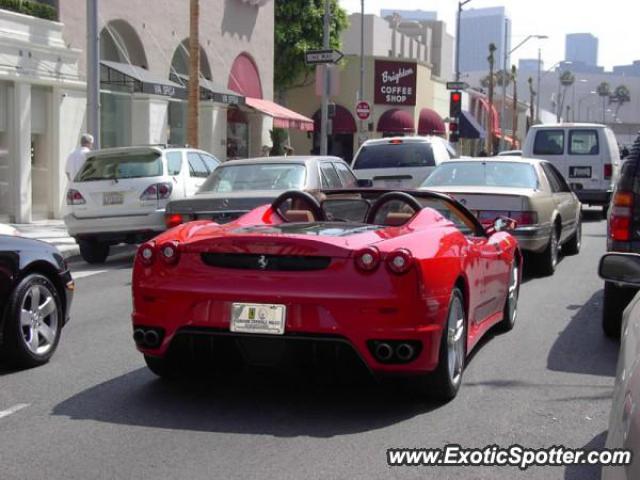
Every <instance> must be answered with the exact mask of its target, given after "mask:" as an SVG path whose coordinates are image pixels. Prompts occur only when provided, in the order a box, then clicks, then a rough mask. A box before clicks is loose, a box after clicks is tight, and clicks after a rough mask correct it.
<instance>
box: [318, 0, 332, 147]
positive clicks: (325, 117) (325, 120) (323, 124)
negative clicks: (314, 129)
mask: <svg viewBox="0 0 640 480" xmlns="http://www.w3.org/2000/svg"><path fill="white" fill-rule="evenodd" d="M330 27H331V2H330V0H325V2H324V42H323V47H324V48H325V49H326V50H328V49H329V46H330V45H329V44H330V42H329V34H330ZM322 68H324V85H323V88H322V113H321V119H320V155H327V152H328V151H329V139H328V133H329V80H330V71H329V66H328V65H324V66H323V67H322Z"/></svg>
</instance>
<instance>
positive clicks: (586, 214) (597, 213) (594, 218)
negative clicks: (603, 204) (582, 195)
mask: <svg viewBox="0 0 640 480" xmlns="http://www.w3.org/2000/svg"><path fill="white" fill-rule="evenodd" d="M582 221H583V222H585V223H597V222H603V221H604V217H603V216H602V209H601V208H598V209H586V208H584V207H583V208H582Z"/></svg>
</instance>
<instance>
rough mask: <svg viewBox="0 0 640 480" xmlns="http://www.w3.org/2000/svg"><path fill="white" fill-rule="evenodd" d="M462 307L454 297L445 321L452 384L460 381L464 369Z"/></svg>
mask: <svg viewBox="0 0 640 480" xmlns="http://www.w3.org/2000/svg"><path fill="white" fill-rule="evenodd" d="M464 341H465V338H464V307H463V305H462V301H461V300H460V298H458V297H454V299H453V302H452V303H451V309H450V310H449V318H448V320H447V344H448V345H447V346H448V359H447V360H448V364H449V376H450V379H451V383H452V384H454V385H455V384H457V383H458V382H459V381H460V377H461V375H462V370H463V368H464V350H465V345H464Z"/></svg>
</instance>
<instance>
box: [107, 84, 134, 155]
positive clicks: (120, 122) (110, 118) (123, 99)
mask: <svg viewBox="0 0 640 480" xmlns="http://www.w3.org/2000/svg"><path fill="white" fill-rule="evenodd" d="M100 101H101V103H102V108H101V115H100V122H101V130H102V132H101V137H100V138H101V147H102V148H109V147H123V146H128V145H130V144H131V97H130V96H129V95H121V94H117V93H113V92H106V93H101V94H100Z"/></svg>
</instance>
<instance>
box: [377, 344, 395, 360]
mask: <svg viewBox="0 0 640 480" xmlns="http://www.w3.org/2000/svg"><path fill="white" fill-rule="evenodd" d="M375 355H376V358H377V359H378V360H380V361H382V362H388V361H389V360H391V357H393V348H391V345H389V344H388V343H384V342H381V343H378V345H376V350H375Z"/></svg>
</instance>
